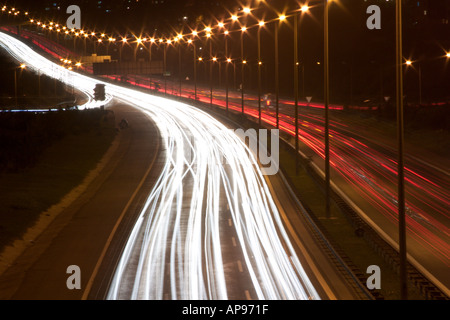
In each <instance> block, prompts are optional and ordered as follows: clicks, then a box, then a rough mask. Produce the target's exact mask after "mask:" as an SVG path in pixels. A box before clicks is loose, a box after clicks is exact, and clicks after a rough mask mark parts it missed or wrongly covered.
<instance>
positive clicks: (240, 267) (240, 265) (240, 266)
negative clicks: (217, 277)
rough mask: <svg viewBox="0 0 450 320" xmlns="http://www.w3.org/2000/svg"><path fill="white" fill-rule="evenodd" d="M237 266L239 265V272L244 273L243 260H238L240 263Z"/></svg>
mask: <svg viewBox="0 0 450 320" xmlns="http://www.w3.org/2000/svg"><path fill="white" fill-rule="evenodd" d="M237 265H238V269H239V272H244V269H243V268H242V262H241V260H238V261H237Z"/></svg>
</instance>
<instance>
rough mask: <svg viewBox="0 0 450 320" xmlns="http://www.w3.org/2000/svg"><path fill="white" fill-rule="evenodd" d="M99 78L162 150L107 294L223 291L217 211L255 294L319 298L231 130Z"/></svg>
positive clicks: (84, 84)
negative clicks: (144, 119)
mask: <svg viewBox="0 0 450 320" xmlns="http://www.w3.org/2000/svg"><path fill="white" fill-rule="evenodd" d="M0 45H1V46H2V47H4V48H5V49H6V50H7V51H8V52H9V53H10V54H11V55H13V56H14V57H15V58H16V59H17V60H18V61H19V62H23V63H26V64H27V66H29V68H31V69H33V70H36V71H38V70H40V72H41V73H42V74H46V75H47V76H49V77H52V78H57V79H58V80H60V81H62V82H64V83H66V84H73V85H74V87H75V88H76V89H77V90H80V91H81V92H83V93H85V94H86V95H87V96H89V97H92V92H93V88H94V87H95V84H97V83H103V82H102V81H99V80H96V79H93V78H90V77H87V76H83V75H81V74H78V73H75V72H71V71H69V70H67V69H64V68H62V67H60V66H58V65H56V64H54V63H52V62H51V61H49V60H47V59H46V58H44V57H42V56H40V55H39V54H38V53H36V52H35V51H33V50H32V49H30V48H29V47H27V46H26V45H25V44H23V43H22V42H20V41H18V40H16V39H15V38H13V37H10V36H8V35H6V34H4V33H0ZM103 84H105V85H106V90H107V93H108V94H109V95H110V99H111V98H112V97H113V98H116V99H119V100H122V101H124V102H126V103H127V104H130V105H133V106H134V107H136V108H139V109H140V110H142V112H144V113H145V114H147V115H148V116H150V117H151V118H152V119H153V120H154V121H155V123H156V124H157V126H158V128H159V130H160V133H161V136H162V137H163V141H164V144H165V145H164V148H163V149H164V150H165V152H166V159H167V161H166V162H165V165H164V168H163V170H162V174H161V175H160V177H159V179H158V181H157V183H156V185H155V187H154V189H153V190H152V192H151V194H150V195H149V196H148V198H147V200H146V203H145V206H144V207H143V209H142V211H141V213H140V215H139V218H138V219H137V222H136V224H135V226H134V227H133V230H132V231H131V235H130V237H129V239H128V242H127V244H126V246H125V248H124V251H123V254H122V257H121V259H120V261H119V264H118V266H117V268H116V271H115V274H114V279H113V282H112V285H111V287H110V291H109V294H108V299H152V300H153V299H155V300H159V299H164V294H165V293H168V292H169V297H170V298H171V299H183V300H198V299H221V300H222V299H227V298H228V290H229V289H230V288H228V287H227V279H226V272H225V271H224V267H223V256H222V244H221V240H220V235H221V233H223V230H221V226H220V218H221V216H222V215H224V214H229V215H231V219H232V221H233V226H234V228H235V230H236V233H237V236H238V243H239V244H240V246H241V249H242V252H243V255H244V259H245V265H246V267H247V269H248V272H249V276H250V278H251V282H252V284H253V287H254V290H255V292H256V294H257V298H258V299H320V297H319V295H318V294H317V292H316V290H315V289H314V287H313V285H312V284H311V282H310V280H309V279H308V277H307V275H306V273H305V271H304V270H303V267H302V265H301V263H300V261H299V259H298V257H297V256H296V253H295V251H294V249H293V247H292V245H291V243H290V240H289V237H288V235H287V233H286V231H285V229H284V227H283V223H282V221H281V218H280V215H279V212H278V209H277V207H276V205H275V203H274V201H273V199H272V196H271V194H270V191H269V188H268V186H267V184H266V182H265V180H264V177H263V175H262V173H261V170H260V168H259V166H258V165H257V162H256V161H255V159H254V158H253V155H252V154H251V153H250V151H249V150H248V148H247V147H246V145H245V144H244V143H243V142H242V141H241V140H240V139H239V138H238V136H237V135H235V134H234V133H233V132H231V131H230V130H228V129H227V128H226V127H225V126H224V125H223V124H221V123H220V122H219V121H217V120H216V119H214V118H213V117H211V116H210V115H208V114H207V113H205V112H202V111H200V110H199V109H197V108H194V107H192V106H189V105H187V104H184V103H180V102H176V101H172V100H169V99H164V98H160V97H155V96H152V95H150V94H144V93H142V92H139V91H135V90H131V89H127V88H123V87H120V86H115V85H112V84H109V83H103ZM103 103H105V102H103ZM152 138H153V137H149V139H152ZM223 159H226V161H225V162H224V161H223ZM112 196H113V195H112ZM221 201H222V202H221ZM224 201H226V202H227V203H228V205H229V211H230V213H227V212H226V210H224V208H223V202H224ZM221 204H222V206H221ZM227 220H228V219H225V221H227ZM280 238H281V239H280Z"/></svg>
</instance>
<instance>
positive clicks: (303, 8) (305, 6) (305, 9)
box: [300, 5, 309, 13]
mask: <svg viewBox="0 0 450 320" xmlns="http://www.w3.org/2000/svg"><path fill="white" fill-rule="evenodd" d="M300 11H301V12H303V13H305V12H308V11H309V7H308V6H307V5H304V6H302V7H301V8H300Z"/></svg>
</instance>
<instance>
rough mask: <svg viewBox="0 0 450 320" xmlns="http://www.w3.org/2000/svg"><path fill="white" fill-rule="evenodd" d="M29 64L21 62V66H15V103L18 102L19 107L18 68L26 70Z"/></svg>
mask: <svg viewBox="0 0 450 320" xmlns="http://www.w3.org/2000/svg"><path fill="white" fill-rule="evenodd" d="M26 67H27V66H26V65H25V64H21V65H20V66H19V67H17V68H15V69H14V97H15V103H16V105H15V107H16V108H17V106H18V104H19V102H18V100H19V99H18V92H17V91H18V89H17V70H19V69H20V71H23V70H25V68H26Z"/></svg>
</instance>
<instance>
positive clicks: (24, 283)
mask: <svg viewBox="0 0 450 320" xmlns="http://www.w3.org/2000/svg"><path fill="white" fill-rule="evenodd" d="M111 109H112V110H114V111H115V114H116V120H117V121H120V120H121V119H122V118H126V119H128V121H129V123H130V126H131V127H130V128H129V129H127V130H124V131H122V132H120V133H119V135H120V145H119V147H118V149H117V151H116V152H115V154H114V156H113V157H112V158H111V159H110V160H109V162H108V164H107V166H106V167H105V168H104V169H103V171H102V172H101V173H100V174H99V176H98V177H97V178H96V179H95V180H94V181H93V182H92V184H91V185H90V186H88V188H87V189H86V191H85V193H84V194H83V195H82V196H81V197H80V198H78V199H76V200H75V201H74V202H73V203H72V204H71V205H70V207H68V208H66V209H65V210H64V211H62V212H61V213H60V214H59V215H58V216H57V218H56V219H55V220H54V221H53V222H52V223H51V224H50V226H49V227H48V228H47V229H46V230H45V231H44V232H43V233H42V234H41V235H40V236H39V237H38V238H37V239H36V241H35V243H34V244H33V246H31V247H30V248H28V249H27V250H26V251H25V252H24V253H23V254H22V255H21V256H20V257H19V258H18V259H17V260H16V261H15V263H14V264H13V266H11V267H10V268H9V269H7V270H6V271H5V272H4V273H3V274H2V275H1V276H0V299H2V300H3V299H13V300H16V299H18V300H22V299H32V300H35V299H39V300H42V299H75V300H78V299H81V297H82V294H83V292H84V289H85V288H86V285H87V282H88V279H89V277H90V276H91V274H92V272H93V270H94V268H95V266H96V264H97V261H98V259H99V257H100V255H101V252H102V250H103V248H104V246H105V244H106V241H107V239H108V237H109V235H110V233H111V231H112V229H113V227H114V225H115V224H116V222H117V220H118V219H119V217H120V215H121V213H122V211H123V210H124V208H125V206H126V205H127V203H128V202H129V200H130V198H131V197H132V195H133V193H134V192H135V190H136V188H137V187H138V185H139V182H140V181H141V179H142V177H143V175H144V174H145V172H146V171H147V170H148V168H149V165H150V164H151V163H152V161H153V159H154V157H155V155H156V154H158V152H159V149H158V148H159V145H160V143H159V141H158V140H159V139H160V137H159V133H158V130H157V129H156V127H155V125H154V123H153V122H152V121H151V120H150V119H149V118H148V117H146V116H143V114H142V113H141V112H139V111H138V110H136V109H133V108H130V107H126V106H123V105H122V106H120V105H115V106H114V107H112V108H111ZM158 174H159V172H156V173H155V175H156V176H158ZM147 187H151V186H147ZM147 192H148V189H147ZM130 208H131V209H132V206H131V207H130ZM70 265H78V266H79V267H80V268H81V283H82V287H81V289H82V290H68V289H67V287H66V280H67V278H68V277H69V275H68V274H66V269H67V267H68V266H70Z"/></svg>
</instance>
